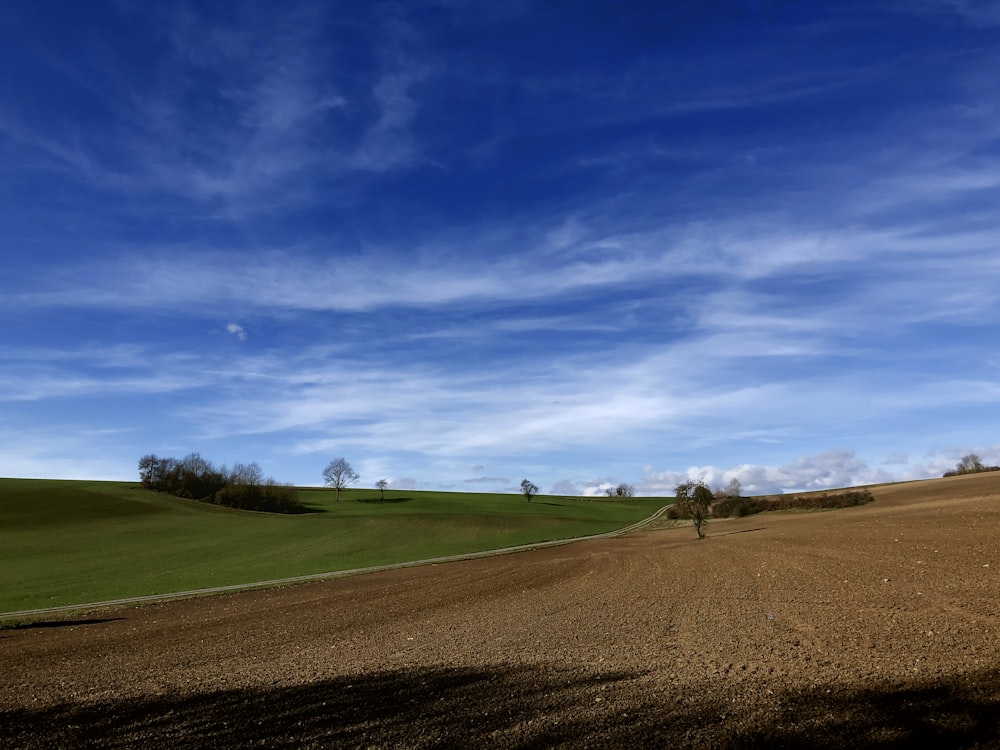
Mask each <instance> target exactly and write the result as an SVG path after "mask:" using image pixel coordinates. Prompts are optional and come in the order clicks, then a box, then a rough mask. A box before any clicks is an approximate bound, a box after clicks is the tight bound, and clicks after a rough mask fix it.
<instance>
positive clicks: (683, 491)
mask: <svg viewBox="0 0 1000 750" xmlns="http://www.w3.org/2000/svg"><path fill="white" fill-rule="evenodd" d="M674 494H675V495H676V496H677V504H678V505H679V506H680V507H681V510H682V511H683V512H684V515H685V516H688V517H690V518H691V520H692V521H694V530H695V531H697V532H698V538H699V539H704V538H705V535H704V534H703V533H702V531H701V527H702V526H704V525H705V524H706V523H708V513H709V508H710V507H711V505H712V500H714V499H715V498H714V497H713V496H712V490H710V489H709V487H708V485H707V484H705V482H704V481H701V482H683V483H682V484H679V485H677V487H676V488H675V489H674Z"/></svg>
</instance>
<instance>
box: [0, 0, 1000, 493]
mask: <svg viewBox="0 0 1000 750" xmlns="http://www.w3.org/2000/svg"><path fill="white" fill-rule="evenodd" d="M0 38H2V41H3V43H2V44H0V63H2V64H3V65H4V66H5V69H7V70H17V71H18V72H19V75H18V77H17V78H11V79H10V80H9V81H7V82H6V83H5V84H4V86H3V87H0V175H2V179H0V248H2V250H3V257H4V259H5V260H6V263H5V267H4V272H3V273H2V274H0V476H36V477H65V478H106V479H130V478H133V477H134V476H135V475H136V468H135V466H136V461H137V459H138V457H139V456H141V455H143V454H145V453H150V452H153V453H160V454H166V455H183V454H186V453H188V452H192V451H197V452H200V453H202V454H203V455H204V456H206V457H207V458H210V459H212V460H214V461H216V462H219V463H223V462H225V463H233V462H235V461H258V462H259V463H261V465H262V466H263V468H264V469H265V472H266V473H268V474H270V475H274V476H275V477H277V478H279V479H280V480H282V481H291V482H296V483H299V484H320V483H321V481H322V480H321V476H320V472H321V471H322V468H323V466H325V465H326V464H327V463H328V462H329V460H330V459H331V458H333V457H336V456H346V457H347V458H348V459H349V460H351V462H352V463H353V464H354V466H355V468H356V469H357V470H358V471H359V473H360V474H361V475H362V479H361V485H363V486H371V485H373V484H374V482H375V481H376V480H378V479H380V478H383V477H384V478H387V479H389V480H390V482H391V484H392V486H396V487H406V488H414V487H418V488H426V489H470V488H476V489H482V490H484V491H485V490H492V491H509V492H516V491H517V486H518V483H519V481H520V479H521V478H522V477H525V476H527V477H529V478H530V479H532V481H534V482H535V483H536V484H538V485H539V486H540V487H541V488H542V491H543V492H546V491H552V492H559V493H572V494H598V493H601V492H602V491H603V489H604V488H606V487H608V486H613V485H615V484H617V483H618V482H622V481H627V482H629V483H631V484H634V485H635V486H636V487H637V489H638V490H639V491H640V493H642V494H670V493H671V492H672V490H673V487H674V486H675V485H676V484H677V483H678V482H680V481H684V480H686V479H689V478H692V479H700V478H705V479H706V481H709V482H710V483H712V484H717V485H723V484H725V483H726V482H728V480H729V479H731V478H734V477H735V478H738V479H740V481H741V482H742V484H743V486H744V488H746V489H747V490H748V491H752V492H761V493H763V492H775V491H790V490H798V489H819V488H824V487H835V486H845V485H857V484H870V483H875V482H881V481H891V480H895V479H916V478H922V477H926V476H934V475H940V474H941V473H943V471H945V470H947V469H950V468H953V466H954V464H955V463H956V462H957V461H958V459H959V458H960V457H961V455H963V454H964V453H967V452H970V451H975V452H978V453H980V454H981V455H982V456H983V458H984V460H986V461H987V462H988V463H1000V437H998V436H997V433H996V431H995V426H996V419H995V417H996V415H997V413H998V407H1000V378H998V375H1000V346H998V343H997V337H996V328H997V323H998V320H1000V291H998V290H1000V253H998V248H1000V214H998V212H997V210H996V207H997V205H998V199H1000V126H998V125H997V123H1000V91H998V89H997V88H996V85H995V81H996V80H997V78H998V77H1000V55H998V54H997V52H996V50H997V49H1000V46H998V43H1000V15H998V14H997V11H996V8H995V7H994V5H993V4H989V3H966V2H954V1H949V0H922V2H919V3H903V2H898V3H896V2H886V3H879V4H876V5H875V6H867V7H866V6H859V5H857V4H852V3H838V2H834V3H827V4H823V5H822V6H821V7H819V6H809V5H804V4H773V5H772V4H767V3H765V4H761V3H750V2H746V3H744V2H733V3H726V4H724V5H722V6H719V7H714V8H710V9H706V8H704V7H703V6H702V5H700V4H697V3H686V2H682V3H670V4H667V5H666V6H665V5H664V4H662V3H652V2H650V3H631V4H629V5H628V7H627V8H623V7H621V5H620V4H615V3H603V2H598V3H591V4H588V5H587V8H586V10H581V9H574V10H572V12H571V11H570V10H569V9H565V8H562V7H561V6H556V5H553V4H549V3H532V2H516V3H506V4H501V6H499V7H498V6H495V5H490V4H485V3H475V2H464V1H457V0H441V2H437V3H431V4H428V3H411V2H402V3H394V4H381V3H379V4H363V5H362V6H359V4H347V3H338V4H334V5H333V6H331V5H329V4H327V3H317V2H296V3H291V4H282V5H281V6H280V7H279V6H274V5H273V4H269V3H262V2H247V3H239V4H237V5H235V6H232V7H220V6H218V5H217V4H213V3H202V2H196V1H191V2H176V3H164V4H157V5H156V6H155V7H145V6H142V5H134V4H129V3H120V2H107V3H102V2H98V3H93V4H88V5H87V7H86V8H84V7H82V6H81V7H79V8H77V7H75V6H72V5H65V4H49V3H45V2H42V3H37V4H34V5H32V6H25V7H18V8H13V9H11V10H10V12H9V14H8V18H7V19H6V22H5V24H4V25H3V27H2V28H0Z"/></svg>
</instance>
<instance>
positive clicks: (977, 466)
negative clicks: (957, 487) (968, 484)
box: [944, 453, 1000, 477]
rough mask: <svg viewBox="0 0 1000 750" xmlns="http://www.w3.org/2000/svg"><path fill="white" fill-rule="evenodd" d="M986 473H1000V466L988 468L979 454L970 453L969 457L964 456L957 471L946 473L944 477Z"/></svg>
mask: <svg viewBox="0 0 1000 750" xmlns="http://www.w3.org/2000/svg"><path fill="white" fill-rule="evenodd" d="M984 471H1000V466H987V465H986V464H984V463H983V459H981V458H980V457H979V456H978V455H977V454H975V453H970V454H969V455H967V456H962V460H961V461H959V462H958V464H957V465H956V466H955V469H954V470H953V471H946V472H945V473H944V476H946V477H958V476H961V475H962V474H979V473H981V472H984Z"/></svg>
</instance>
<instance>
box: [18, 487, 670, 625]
mask: <svg viewBox="0 0 1000 750" xmlns="http://www.w3.org/2000/svg"><path fill="white" fill-rule="evenodd" d="M300 497H301V499H302V501H303V502H304V503H306V504H307V505H308V506H309V507H310V508H312V509H314V510H315V511H317V512H314V513H307V514H303V515H292V516H285V515H272V514H264V513H251V512H247V511H237V510H230V509H225V508H220V507H216V506H213V505H207V504H203V503H198V502H193V501H186V500H179V499H177V498H173V497H170V496H167V495H160V494H157V493H154V492H149V491H146V490H143V489H141V488H140V487H139V486H138V485H137V484H135V483H131V482H75V481H53V480H40V479H0V612H12V611H20V610H26V609H36V608H42V607H55V606H61V605H67V604H79V603H87V602H96V601H106V600H110V599H119V598H125V597H131V596H144V595H148V594H162V593H171V592H175V591H187V590H192V589H201V588H208V587H212V586H225V585H229V584H238V583H251V582H254V581H263V580H273V579H277V578H285V577H290V576H298V575H307V574H310V573H323V572H330V571H337V570H349V569H351V568H360V567H367V566H371V565H383V564H388V563H398V562H408V561H413V560H422V559H426V558H432V557H442V556H446V555H453V554H460V553H465V552H478V551H483V550H489V549H498V548H501V547H510V546H514V545H518V544H529V543H532V542H540V541H546V540H554V539H567V538H571V537H579V536H586V535H588V534H597V533H601V532H604V531H611V530H614V529H617V528H621V527H623V526H627V525H629V524H631V523H634V522H636V521H638V520H641V519H642V518H645V517H646V516H648V515H650V514H651V513H653V512H654V511H655V510H656V509H657V508H659V507H661V506H662V505H663V504H664V502H665V501H664V500H662V499H654V498H641V499H634V500H629V501H625V502H620V501H616V502H607V501H596V502H595V501H588V500H579V499H573V498H563V497H548V496H538V497H536V498H535V500H534V501H533V502H531V503H526V502H525V501H524V498H522V497H520V496H518V495H488V494H465V493H435V492H416V491H405V492H404V491H394V490H390V491H387V492H386V499H385V501H384V502H380V501H378V492H377V491H376V490H348V491H346V492H343V493H341V501H340V502H339V503H338V502H335V501H334V494H333V492H332V491H328V490H320V489H315V490H302V491H301V492H300Z"/></svg>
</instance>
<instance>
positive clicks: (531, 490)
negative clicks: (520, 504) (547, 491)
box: [521, 479, 538, 503]
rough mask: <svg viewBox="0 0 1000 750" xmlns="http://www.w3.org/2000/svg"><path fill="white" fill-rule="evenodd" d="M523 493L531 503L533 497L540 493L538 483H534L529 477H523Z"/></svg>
mask: <svg viewBox="0 0 1000 750" xmlns="http://www.w3.org/2000/svg"><path fill="white" fill-rule="evenodd" d="M521 494H522V495H524V499H525V500H527V501H528V502H529V503H530V502H531V498H533V497H534V496H535V495H537V494H538V485H536V484H532V483H531V482H529V481H528V480H527V479H522V480H521Z"/></svg>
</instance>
